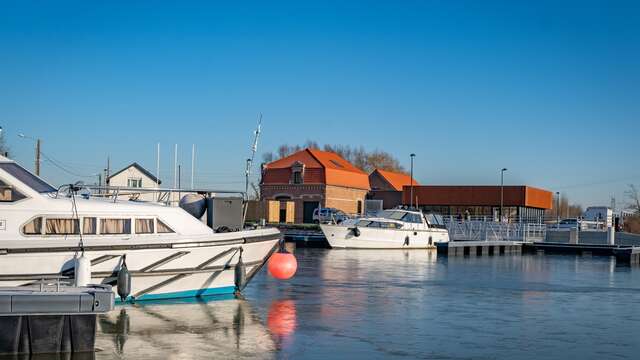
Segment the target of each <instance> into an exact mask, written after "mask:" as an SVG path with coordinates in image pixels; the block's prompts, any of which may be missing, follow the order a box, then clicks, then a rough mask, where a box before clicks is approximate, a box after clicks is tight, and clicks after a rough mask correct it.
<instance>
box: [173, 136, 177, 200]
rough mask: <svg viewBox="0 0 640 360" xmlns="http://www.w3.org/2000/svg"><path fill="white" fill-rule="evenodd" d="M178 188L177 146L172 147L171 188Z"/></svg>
mask: <svg viewBox="0 0 640 360" xmlns="http://www.w3.org/2000/svg"><path fill="white" fill-rule="evenodd" d="M177 186H178V144H175V146H174V147H173V188H174V189H175V188H176V187H177Z"/></svg>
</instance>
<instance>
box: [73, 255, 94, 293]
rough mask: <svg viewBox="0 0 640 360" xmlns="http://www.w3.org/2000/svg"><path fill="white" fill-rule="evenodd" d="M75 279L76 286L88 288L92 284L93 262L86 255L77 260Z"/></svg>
mask: <svg viewBox="0 0 640 360" xmlns="http://www.w3.org/2000/svg"><path fill="white" fill-rule="evenodd" d="M75 277H76V286H87V285H89V283H90V282H91V260H89V259H88V258H87V257H86V256H84V254H82V255H80V257H77V258H76V263H75Z"/></svg>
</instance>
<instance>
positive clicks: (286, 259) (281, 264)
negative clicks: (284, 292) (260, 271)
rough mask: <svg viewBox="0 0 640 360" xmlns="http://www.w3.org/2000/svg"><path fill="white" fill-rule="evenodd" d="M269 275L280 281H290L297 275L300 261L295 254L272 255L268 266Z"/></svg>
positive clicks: (278, 253) (279, 253)
mask: <svg viewBox="0 0 640 360" xmlns="http://www.w3.org/2000/svg"><path fill="white" fill-rule="evenodd" d="M267 268H268V269H269V274H271V276H273V277H274V278H276V279H278V280H288V279H291V278H292V277H293V275H295V273H296V270H298V261H297V260H296V257H295V256H293V254H291V253H288V252H277V253H275V254H273V255H271V258H270V259H269V263H268V264H267Z"/></svg>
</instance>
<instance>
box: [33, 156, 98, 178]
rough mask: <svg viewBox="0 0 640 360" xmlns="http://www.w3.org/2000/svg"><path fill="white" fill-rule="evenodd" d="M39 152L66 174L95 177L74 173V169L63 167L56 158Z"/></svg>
mask: <svg viewBox="0 0 640 360" xmlns="http://www.w3.org/2000/svg"><path fill="white" fill-rule="evenodd" d="M40 154H41V155H42V157H43V158H44V159H45V160H46V161H48V162H49V163H50V164H51V165H53V166H55V167H56V168H58V169H60V170H62V171H64V172H66V173H67V174H69V175H73V176H77V177H82V178H91V179H93V178H95V177H96V175H82V174H78V173H76V172H74V171H71V170H69V169H67V168H65V167H64V166H63V165H62V164H61V162H59V161H57V160H55V159H53V158H52V157H50V156H48V155H47V154H45V153H44V152H42V151H41V152H40Z"/></svg>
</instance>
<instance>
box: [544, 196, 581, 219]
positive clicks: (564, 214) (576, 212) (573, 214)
mask: <svg viewBox="0 0 640 360" xmlns="http://www.w3.org/2000/svg"><path fill="white" fill-rule="evenodd" d="M559 202H560V204H558V205H559V206H560V207H559V209H560V211H558V209H557V208H558V205H556V202H555V201H554V202H553V208H552V209H549V210H547V211H546V212H545V217H546V218H547V219H552V220H555V219H556V217H560V218H561V219H564V218H568V219H572V218H578V217H580V216H582V213H583V209H582V205H580V204H572V203H571V202H570V201H569V198H568V197H567V196H566V195H561V196H560V201H559Z"/></svg>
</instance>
